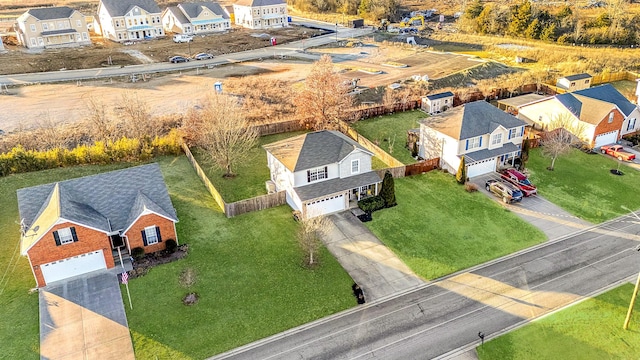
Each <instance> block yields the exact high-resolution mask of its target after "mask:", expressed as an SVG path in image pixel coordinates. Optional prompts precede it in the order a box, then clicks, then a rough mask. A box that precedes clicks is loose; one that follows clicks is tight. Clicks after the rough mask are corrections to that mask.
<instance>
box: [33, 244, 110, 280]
mask: <svg viewBox="0 0 640 360" xmlns="http://www.w3.org/2000/svg"><path fill="white" fill-rule="evenodd" d="M106 268H107V265H106V264H105V262H104V255H103V254H102V250H97V251H93V252H90V253H86V254H82V255H78V256H74V257H70V258H67V259H62V260H58V261H54V262H51V263H48V264H44V265H41V266H40V269H41V270H42V275H43V276H44V281H46V283H47V285H48V284H49V283H51V282H53V281H58V280H62V279H66V278H68V277H72V276H76V275H82V274H84V273H88V272H90V271H96V270H101V269H106Z"/></svg>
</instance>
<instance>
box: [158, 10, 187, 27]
mask: <svg viewBox="0 0 640 360" xmlns="http://www.w3.org/2000/svg"><path fill="white" fill-rule="evenodd" d="M165 12H170V13H172V14H173V16H175V18H176V20H177V21H179V22H180V23H181V24H188V23H189V19H187V17H186V16H184V13H183V12H182V10H180V8H179V7H177V6H169V7H168V8H166V9H165ZM163 15H164V13H163Z"/></svg>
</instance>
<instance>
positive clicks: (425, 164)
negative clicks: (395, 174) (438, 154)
mask: <svg viewBox="0 0 640 360" xmlns="http://www.w3.org/2000/svg"><path fill="white" fill-rule="evenodd" d="M439 166H440V158H435V159H429V160H424V161H420V162H417V163H415V164H411V165H407V166H405V170H404V176H412V175H418V174H422V173H426V172H429V171H431V170H435V169H437V168H438V167H439Z"/></svg>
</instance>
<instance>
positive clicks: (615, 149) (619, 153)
mask: <svg viewBox="0 0 640 360" xmlns="http://www.w3.org/2000/svg"><path fill="white" fill-rule="evenodd" d="M600 151H601V152H602V153H603V154H607V155H611V156H613V157H614V158H617V159H618V160H620V161H622V160H624V161H632V160H633V159H635V158H636V155H635V154H632V153H630V152H628V151H625V150H624V148H623V147H622V145H604V146H601V147H600Z"/></svg>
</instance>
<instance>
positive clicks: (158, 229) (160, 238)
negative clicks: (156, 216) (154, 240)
mask: <svg viewBox="0 0 640 360" xmlns="http://www.w3.org/2000/svg"><path fill="white" fill-rule="evenodd" d="M156 236H158V242H162V236H160V227H159V226H156Z"/></svg>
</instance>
